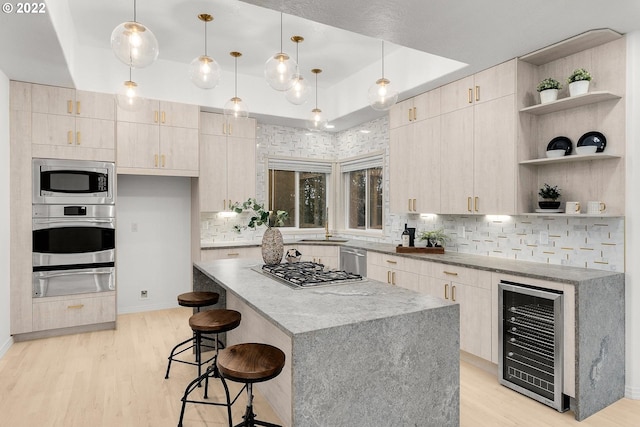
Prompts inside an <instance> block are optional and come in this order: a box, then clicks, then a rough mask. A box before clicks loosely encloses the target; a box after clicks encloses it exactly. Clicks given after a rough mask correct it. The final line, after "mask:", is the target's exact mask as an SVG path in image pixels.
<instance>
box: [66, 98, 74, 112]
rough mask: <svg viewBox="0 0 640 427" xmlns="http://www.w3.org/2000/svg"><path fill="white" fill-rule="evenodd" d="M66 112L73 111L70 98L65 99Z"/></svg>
mask: <svg viewBox="0 0 640 427" xmlns="http://www.w3.org/2000/svg"><path fill="white" fill-rule="evenodd" d="M67 113H69V114H71V113H73V101H72V100H68V101H67Z"/></svg>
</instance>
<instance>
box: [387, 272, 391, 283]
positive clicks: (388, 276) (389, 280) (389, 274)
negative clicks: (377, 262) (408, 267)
mask: <svg viewBox="0 0 640 427" xmlns="http://www.w3.org/2000/svg"><path fill="white" fill-rule="evenodd" d="M387 283H389V284H390V283H391V271H389V270H387Z"/></svg>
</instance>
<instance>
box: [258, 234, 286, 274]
mask: <svg viewBox="0 0 640 427" xmlns="http://www.w3.org/2000/svg"><path fill="white" fill-rule="evenodd" d="M283 255H284V242H283V241H282V233H280V230H278V229H277V228H275V227H269V228H267V229H266V230H265V232H264V235H263V236H262V260H263V261H264V263H265V264H267V265H275V264H280V263H281V262H282V256H283Z"/></svg>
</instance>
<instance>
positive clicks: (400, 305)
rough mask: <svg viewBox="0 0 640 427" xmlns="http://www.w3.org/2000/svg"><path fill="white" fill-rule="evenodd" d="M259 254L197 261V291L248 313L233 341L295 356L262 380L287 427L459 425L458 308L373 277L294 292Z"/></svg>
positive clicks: (232, 334)
mask: <svg viewBox="0 0 640 427" xmlns="http://www.w3.org/2000/svg"><path fill="white" fill-rule="evenodd" d="M261 264H262V262H261V261H260V260H251V259H234V260H218V261H210V262H198V263H195V264H194V271H193V274H194V276H193V280H194V285H193V288H194V290H215V291H217V292H221V293H222V295H223V296H224V298H221V301H222V302H221V303H220V304H221V305H224V306H226V307H227V308H230V309H235V310H238V311H240V312H241V313H242V322H241V324H240V327H238V328H237V329H235V330H233V331H231V332H229V333H228V336H227V341H228V344H235V343H238V342H248V341H253V342H265V343H268V344H272V345H275V346H277V347H279V348H280V349H282V350H283V351H284V352H285V354H286V356H287V361H286V365H285V368H284V370H283V372H282V373H281V374H280V375H279V376H278V377H276V378H275V379H273V380H271V381H268V382H266V383H261V384H258V386H259V387H258V388H259V389H260V391H261V393H262V394H263V395H264V396H265V398H266V399H267V400H268V401H269V403H270V404H271V406H272V407H273V408H274V410H275V411H276V413H277V414H278V415H279V416H280V418H281V420H282V422H283V424H284V425H286V426H304V427H313V426H323V427H324V426H349V427H358V426H363V427H364V426H374V425H375V426H377V427H383V426H389V427H391V426H393V427H398V426H418V425H419V426H457V425H459V404H460V375H459V307H458V305H456V304H451V303H448V302H445V301H443V300H441V299H439V298H434V297H431V296H429V295H423V294H419V293H416V292H412V291H409V290H406V289H402V288H398V287H394V286H390V285H387V284H383V283H380V282H377V281H373V280H364V281H362V282H354V283H346V284H340V285H334V286H326V287H318V288H312V289H300V290H296V289H291V288H289V287H288V286H286V285H284V284H282V283H280V282H278V281H275V280H273V279H271V278H268V277H266V276H264V275H263V274H262V273H261V272H260V271H256V270H258V269H259V267H260V266H261Z"/></svg>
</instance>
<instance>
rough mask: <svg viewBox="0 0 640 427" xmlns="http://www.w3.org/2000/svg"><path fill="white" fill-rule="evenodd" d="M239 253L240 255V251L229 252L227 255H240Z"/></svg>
mask: <svg viewBox="0 0 640 427" xmlns="http://www.w3.org/2000/svg"><path fill="white" fill-rule="evenodd" d="M238 255H240V253H238V252H229V253H228V254H227V256H238Z"/></svg>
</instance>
